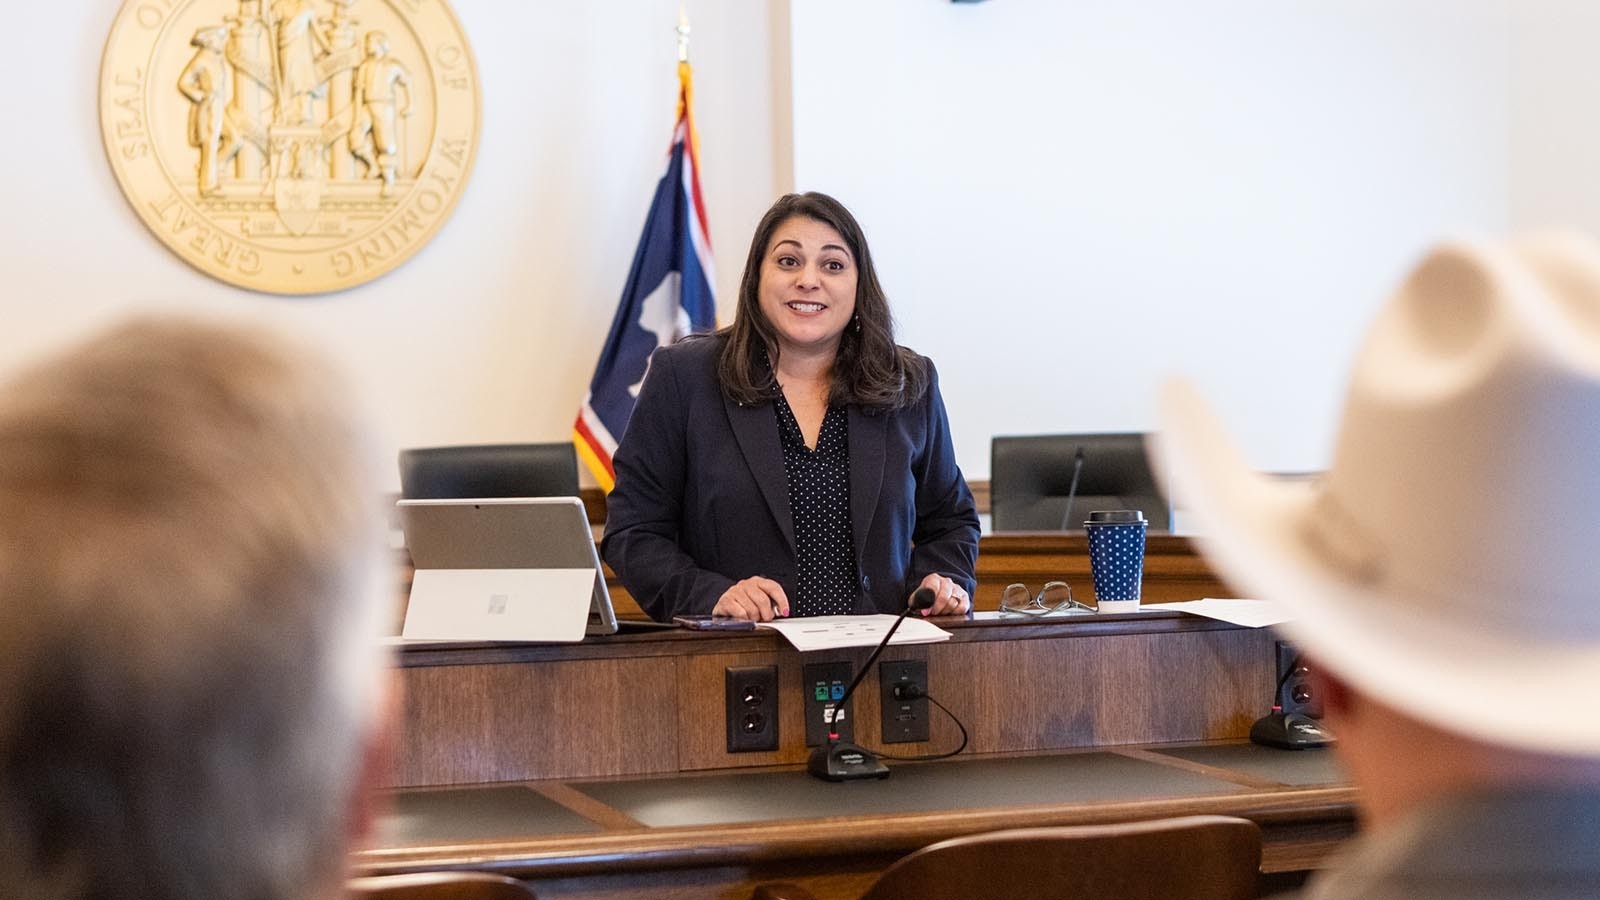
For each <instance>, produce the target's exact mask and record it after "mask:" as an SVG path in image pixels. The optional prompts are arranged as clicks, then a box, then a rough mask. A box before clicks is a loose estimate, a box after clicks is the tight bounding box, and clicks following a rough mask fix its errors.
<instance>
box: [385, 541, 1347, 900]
mask: <svg viewBox="0 0 1600 900" xmlns="http://www.w3.org/2000/svg"><path fill="white" fill-rule="evenodd" d="M1069 540H1070V538H1069ZM940 624H942V625H945V626H946V627H948V628H949V630H950V631H951V632H952V634H953V636H952V638H951V640H949V641H948V642H944V643H938V644H924V645H916V646H910V647H896V648H893V649H891V650H888V651H886V652H885V654H884V657H885V658H886V659H912V658H915V659H922V660H924V661H925V662H926V663H927V666H928V675H929V693H930V694H931V695H932V696H933V697H934V698H936V699H938V700H939V701H940V702H941V703H943V704H944V705H946V706H948V707H949V708H950V709H951V710H952V711H953V712H954V713H955V714H956V715H957V716H959V717H960V718H961V720H962V721H963V722H964V723H965V724H966V725H967V727H968V729H969V731H970V733H971V742H970V744H969V747H968V750H967V751H966V753H964V754H962V756H961V757H958V758H957V759H955V760H950V761H948V762H943V763H923V764H897V763H891V764H890V765H891V766H892V767H893V772H894V774H893V775H891V777H890V778H889V779H888V780H887V781H884V782H874V783H869V784H862V783H857V784H847V785H831V784H826V783H823V782H818V781H814V780H812V779H810V778H809V777H807V776H806V775H804V774H803V772H801V771H800V765H801V764H802V763H803V761H804V760H805V758H806V755H807V752H808V750H807V748H806V746H805V742H804V733H805V732H804V727H803V722H802V703H801V699H802V697H801V691H802V677H801V665H802V661H804V662H811V661H814V660H816V659H844V660H849V661H851V662H852V664H855V665H859V664H860V663H861V661H863V660H864V658H865V656H866V654H867V652H868V651H867V650H866V649H864V648H863V649H859V650H853V651H839V652H836V653H830V654H807V655H806V656H805V657H804V658H802V656H801V654H799V653H798V652H796V651H795V650H793V649H792V648H791V647H790V646H789V645H788V644H787V643H786V642H784V641H783V640H782V639H781V638H780V637H779V636H777V635H776V634H775V633H772V632H767V631H756V632H735V633H724V634H718V633H696V632H681V631H680V632H657V633H652V634H642V635H617V636H613V637H609V638H597V639H590V640H587V641H584V642H583V643H581V644H576V645H565V646H548V645H545V646H532V645H488V644H486V645H448V646H438V645H434V646H412V647H409V648H407V649H406V650H405V651H404V652H402V654H401V668H400V676H401V679H402V681H403V682H404V686H405V690H406V699H407V704H406V705H407V710H406V716H405V721H404V725H403V729H402V734H401V746H400V748H399V753H398V760H397V768H396V773H395V774H396V777H395V780H394V784H395V785H396V786H397V787H399V788H403V790H400V791H398V792H397V794H396V802H397V810H398V814H397V815H396V816H394V817H392V818H391V819H390V820H389V823H388V826H387V828H386V830H385V832H384V836H383V838H382V840H381V842H380V846H379V847H377V848H376V849H373V850H370V851H367V852H364V853H362V854H359V855H358V858H357V864H358V867H359V868H361V869H362V870H363V871H365V872H369V873H374V874H375V873H381V872H401V871H417V870H423V869H431V868H459V869H480V870H492V871H501V872H505V873H507V874H512V875H516V876H518V877H523V878H528V879H531V880H533V881H534V882H535V884H536V886H537V889H538V890H539V893H540V896H541V897H547V898H549V897H557V898H559V897H583V898H591V900H593V898H634V897H657V898H674V897H723V898H741V900H742V898H747V897H749V895H750V890H751V888H752V887H753V885H755V884H758V883H761V882H765V881H776V880H789V881H796V882H799V883H801V884H804V885H805V886H806V887H807V888H808V889H810V890H812V891H813V893H815V894H817V896H819V897H854V896H857V895H858V894H859V893H860V892H861V891H862V890H864V889H865V887H866V886H867V885H868V884H870V882H871V880H872V879H873V878H874V877H876V875H877V873H878V872H880V871H882V869H883V868H885V867H886V866H888V865H889V864H890V863H892V862H893V861H894V860H895V859H898V858H899V857H900V856H903V855H904V854H906V853H908V852H910V851H912V850H914V849H916V848H918V847H921V846H925V845H926V844H928V843H931V842H933V841H936V840H941V839H943V838H946V837H952V836H955V835H959V834H967V833H972V832H976V831H985V830H992V829H996V828H1005V827H1018V826H1024V825H1053V824H1075V823H1090V822H1104V821H1121V820H1129V819H1139V818H1156V817H1163V816H1170V815H1182V814H1189V813H1221V814H1231V815H1243V816H1246V817H1248V818H1251V819H1253V820H1255V821H1257V822H1258V823H1260V824H1261V825H1262V828H1263V830H1264V835H1265V838H1266V851H1265V854H1266V855H1265V861H1264V868H1265V871H1267V872H1269V873H1274V872H1300V871H1304V870H1306V869H1310V868H1313V867H1315V866H1317V865H1318V864H1319V863H1320V861H1321V859H1322V858H1323V856H1324V855H1325V854H1326V853H1327V852H1328V851H1329V850H1330V848H1332V847H1334V846H1335V845H1337V843H1338V842H1339V841H1341V840H1343V839H1344V838H1345V837H1347V836H1348V835H1349V834H1350V833H1351V832H1352V831H1353V829H1354V823H1353V812H1352V801H1353V796H1352V791H1351V789H1350V788H1349V787H1347V786H1346V785H1344V783H1343V779H1342V776H1341V775H1339V773H1338V772H1337V770H1336V769H1334V768H1333V764H1332V762H1331V757H1330V755H1328V754H1326V753H1321V752H1316V751H1308V752H1301V753H1295V752H1291V751H1274V750H1268V749H1266V748H1260V747H1255V746H1254V745H1250V744H1248V743H1244V742H1242V739H1243V738H1244V737H1245V736H1246V735H1247V734H1248V731H1249V727H1250V724H1251V723H1252V722H1253V721H1254V720H1255V719H1256V718H1257V717H1258V716H1260V715H1261V714H1262V713H1263V712H1265V709H1266V705H1267V704H1268V703H1269V702H1270V698H1271V696H1272V690H1273V685H1274V679H1275V671H1274V670H1275V662H1274V646H1273V645H1274V636H1273V634H1272V633H1271V632H1270V631H1266V630H1257V629H1245V628H1238V627H1235V626H1232V625H1228V624H1226V623H1222V622H1216V621H1212V620H1208V619H1201V618H1197V617H1193V616H1187V615H1183V614H1180V613H1175V612H1167V611H1163V610H1161V609H1159V608H1155V609H1150V610H1146V611H1144V612H1140V613H1133V614H1122V615H1106V616H1099V615H1090V614H1079V615H1071V616H1066V615H1061V616H1052V617H1049V618H1044V619H1024V620H1017V619H1000V618H998V617H997V616H995V615H994V614H986V615H985V616H984V617H980V619H978V620H976V621H966V620H948V621H941V622H940ZM748 665H772V666H775V667H776V669H777V672H778V683H779V688H780V705H779V749H778V750H775V751H764V752H757V753H741V754H730V753H728V752H727V746H726V735H725V731H724V724H723V722H724V716H723V703H724V672H725V670H726V669H727V668H728V667H730V666H748ZM876 682H877V673H876V672H875V671H873V672H869V673H868V676H867V677H866V679H864V681H863V683H862V686H861V688H859V689H858V691H857V693H856V695H855V697H854V698H853V699H852V703H851V705H852V706H853V707H854V710H853V714H854V719H855V723H856V738H857V740H858V742H860V743H862V744H864V745H866V746H868V747H874V748H885V749H888V750H890V752H894V753H897V754H899V755H912V754H920V753H928V752H933V751H937V750H942V749H948V748H951V747H953V746H955V744H956V742H957V740H958V737H957V735H956V732H955V729H954V727H953V726H951V725H950V724H949V722H948V720H946V719H944V718H943V717H942V716H941V715H940V714H938V713H934V717H933V719H932V721H931V724H932V729H931V734H930V738H931V739H930V740H929V741H928V742H926V743H909V744H895V745H890V746H887V747H885V745H884V744H883V743H882V742H881V740H880V738H881V734H880V731H879V725H878V719H879V711H878V700H877V697H878V688H877V684H876ZM1269 886H1275V887H1281V886H1282V884H1272V883H1271V882H1269Z"/></svg>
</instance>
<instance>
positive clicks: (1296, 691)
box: [1273, 641, 1322, 719]
mask: <svg viewBox="0 0 1600 900" xmlns="http://www.w3.org/2000/svg"><path fill="white" fill-rule="evenodd" d="M1277 660H1278V664H1277V667H1276V669H1277V673H1276V678H1277V681H1276V682H1275V683H1276V684H1277V685H1278V693H1277V696H1276V697H1275V698H1274V699H1273V702H1274V703H1276V704H1277V705H1278V707H1279V708H1280V709H1282V710H1283V711H1284V712H1286V713H1300V714H1301V715H1306V716H1310V717H1311V718H1313V719H1320V718H1322V698H1321V697H1318V696H1317V695H1316V691H1315V690H1314V689H1313V688H1312V686H1311V670H1310V669H1309V668H1307V667H1306V664H1305V662H1304V661H1303V660H1301V659H1300V651H1299V650H1296V649H1295V647H1294V645H1293V644H1290V643H1289V642H1288V641H1278V643H1277ZM1291 666H1293V667H1294V671H1292V672H1291V671H1289V669H1290V667H1291Z"/></svg>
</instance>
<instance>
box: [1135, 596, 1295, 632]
mask: <svg viewBox="0 0 1600 900" xmlns="http://www.w3.org/2000/svg"><path fill="white" fill-rule="evenodd" d="M1151 608H1152V609H1171V610H1177V611H1178V612H1186V613H1189V614H1191V615H1196V616H1205V617H1206V618H1208V619H1221V620H1222V621H1224V622H1232V623H1233V624H1235V625H1243V626H1245V627H1246V628H1265V627H1266V626H1268V625H1276V624H1278V623H1279V622H1287V621H1289V620H1290V619H1292V618H1294V616H1291V615H1289V613H1288V612H1287V611H1286V610H1284V608H1283V607H1282V606H1281V605H1279V604H1278V603H1275V602H1273V601H1271V600H1241V599H1217V598H1214V597H1207V598H1205V599H1204V600H1185V601H1183V602H1181V603H1159V604H1155V605H1154V606H1152V607H1151Z"/></svg>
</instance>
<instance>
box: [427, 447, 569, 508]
mask: <svg viewBox="0 0 1600 900" xmlns="http://www.w3.org/2000/svg"><path fill="white" fill-rule="evenodd" d="M400 494H401V496H403V497H405V498H406V499H408V500H409V499H420V500H458V499H471V498H474V497H575V496H577V494H578V454H577V452H576V451H575V450H573V447H572V444H570V443H567V442H562V443H553V444H473V445H469V446H463V447H416V448H412V449H410V450H401V451H400Z"/></svg>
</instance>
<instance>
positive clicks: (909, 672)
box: [878, 659, 928, 744]
mask: <svg viewBox="0 0 1600 900" xmlns="http://www.w3.org/2000/svg"><path fill="white" fill-rule="evenodd" d="M908 687H909V688H915V689H916V691H917V696H916V697H910V698H896V697H895V690H896V689H898V688H908ZM878 692H879V693H878V696H879V699H880V702H879V704H878V708H879V709H881V710H882V711H883V742H884V743H885V744H903V743H906V742H909V741H926V740H927V739H928V701H927V699H926V698H927V696H928V663H927V662H926V661H925V660H920V659H897V660H891V661H889V662H883V663H879V664H878Z"/></svg>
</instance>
